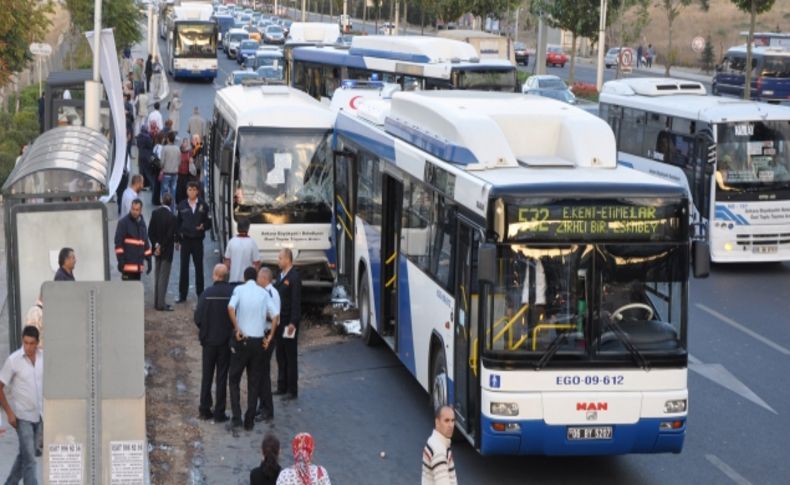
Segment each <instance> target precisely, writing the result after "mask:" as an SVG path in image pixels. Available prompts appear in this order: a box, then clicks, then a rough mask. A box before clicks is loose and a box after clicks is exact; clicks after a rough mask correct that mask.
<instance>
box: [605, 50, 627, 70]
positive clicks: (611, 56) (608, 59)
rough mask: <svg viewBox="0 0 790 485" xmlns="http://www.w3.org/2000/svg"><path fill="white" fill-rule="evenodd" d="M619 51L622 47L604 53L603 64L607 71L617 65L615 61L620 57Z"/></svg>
mask: <svg viewBox="0 0 790 485" xmlns="http://www.w3.org/2000/svg"><path fill="white" fill-rule="evenodd" d="M620 49H622V47H612V48H611V49H609V50H608V51H606V55H605V56H604V58H603V64H604V66H606V68H607V69H609V68H611V67H614V66H616V65H617V63H618V60H617V59H618V57H619V56H620Z"/></svg>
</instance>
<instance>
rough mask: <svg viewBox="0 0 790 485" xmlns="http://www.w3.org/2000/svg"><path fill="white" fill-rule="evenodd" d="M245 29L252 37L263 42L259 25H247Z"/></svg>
mask: <svg viewBox="0 0 790 485" xmlns="http://www.w3.org/2000/svg"><path fill="white" fill-rule="evenodd" d="M244 30H246V31H247V32H248V33H249V34H250V39H252V40H254V41H256V42H258V43H260V42H261V31H260V30H259V29H258V28H257V27H255V26H254V25H245V26H244Z"/></svg>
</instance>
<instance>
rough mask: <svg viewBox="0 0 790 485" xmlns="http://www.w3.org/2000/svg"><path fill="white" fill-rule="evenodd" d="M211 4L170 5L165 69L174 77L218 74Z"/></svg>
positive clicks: (215, 37) (208, 77) (215, 29)
mask: <svg viewBox="0 0 790 485" xmlns="http://www.w3.org/2000/svg"><path fill="white" fill-rule="evenodd" d="M212 15H213V7H212V6H211V4H210V3H209V4H205V3H182V4H181V5H177V6H175V7H173V14H172V19H173V21H172V29H171V30H170V33H169V34H168V38H167V52H168V57H169V59H168V64H167V70H168V72H169V73H170V74H171V75H172V76H173V79H182V78H192V79H203V80H209V81H211V80H214V79H215V78H216V77H217V62H218V61H217V23H216V22H215V21H214V20H213V19H212Z"/></svg>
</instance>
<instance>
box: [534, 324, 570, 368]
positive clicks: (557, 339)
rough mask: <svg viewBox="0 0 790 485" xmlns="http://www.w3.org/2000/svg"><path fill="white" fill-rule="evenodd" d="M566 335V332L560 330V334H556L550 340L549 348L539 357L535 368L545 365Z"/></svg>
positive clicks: (558, 348)
mask: <svg viewBox="0 0 790 485" xmlns="http://www.w3.org/2000/svg"><path fill="white" fill-rule="evenodd" d="M567 336H568V332H562V333H561V334H559V335H557V336H556V337H555V338H554V341H552V342H551V345H549V348H548V349H546V353H545V354H543V357H541V358H540V360H539V361H538V363H537V365H535V370H540V369H542V368H544V367H546V364H548V363H549V361H550V360H551V358H552V357H554V354H556V353H557V351H558V350H560V346H561V345H562V343H563V342H564V341H565V338H566V337H567Z"/></svg>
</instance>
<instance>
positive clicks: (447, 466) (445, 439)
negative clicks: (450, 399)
mask: <svg viewBox="0 0 790 485" xmlns="http://www.w3.org/2000/svg"><path fill="white" fill-rule="evenodd" d="M454 429H455V411H454V410H453V408H451V407H450V406H441V407H440V408H439V409H437V410H436V413H435V414H434V430H433V432H432V433H431V436H429V437H428V442H427V443H426V444H425V448H423V450H422V485H436V484H442V485H456V484H457V483H458V479H457V478H456V476H455V463H454V462H453V452H452V451H451V450H450V444H451V439H452V437H453V430H454Z"/></svg>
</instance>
